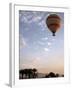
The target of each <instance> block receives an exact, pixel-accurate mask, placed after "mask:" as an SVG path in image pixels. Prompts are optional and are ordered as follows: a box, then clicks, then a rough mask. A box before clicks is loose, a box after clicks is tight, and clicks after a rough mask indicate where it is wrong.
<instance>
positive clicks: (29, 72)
mask: <svg viewBox="0 0 72 90" xmlns="http://www.w3.org/2000/svg"><path fill="white" fill-rule="evenodd" d="M50 77H51V78H52V77H64V75H61V76H60V75H59V74H58V73H56V74H55V73H54V72H50V73H48V74H46V75H45V76H44V77H42V78H50ZM19 78H20V79H28V78H29V79H30V78H38V71H37V69H36V68H33V69H21V70H19Z"/></svg>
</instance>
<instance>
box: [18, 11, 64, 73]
mask: <svg viewBox="0 0 72 90" xmlns="http://www.w3.org/2000/svg"><path fill="white" fill-rule="evenodd" d="M52 13H53V12H40V11H23V10H22V11H21V10H20V11H19V36H20V37H19V40H20V43H19V44H20V66H19V69H25V68H36V69H37V70H38V72H41V73H48V72H51V71H52V72H55V73H56V72H57V73H63V72H64V27H63V23H64V14H63V13H55V14H57V15H59V16H60V18H61V24H62V27H61V28H60V30H59V31H58V32H57V33H56V36H55V37H54V36H52V33H51V32H50V30H49V29H48V28H47V26H46V18H47V16H48V15H49V14H52Z"/></svg>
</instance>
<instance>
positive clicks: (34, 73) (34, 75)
mask: <svg viewBox="0 0 72 90" xmlns="http://www.w3.org/2000/svg"><path fill="white" fill-rule="evenodd" d="M32 71H33V78H36V76H37V73H36V72H37V69H35V68H33V69H32Z"/></svg>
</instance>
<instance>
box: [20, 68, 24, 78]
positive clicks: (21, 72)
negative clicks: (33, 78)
mask: <svg viewBox="0 0 72 90" xmlns="http://www.w3.org/2000/svg"><path fill="white" fill-rule="evenodd" d="M19 73H20V74H21V75H22V79H23V75H24V70H20V71H19Z"/></svg>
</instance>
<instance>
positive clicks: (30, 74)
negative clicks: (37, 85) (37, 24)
mask: <svg viewBox="0 0 72 90" xmlns="http://www.w3.org/2000/svg"><path fill="white" fill-rule="evenodd" d="M31 76H32V69H28V78H31Z"/></svg>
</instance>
